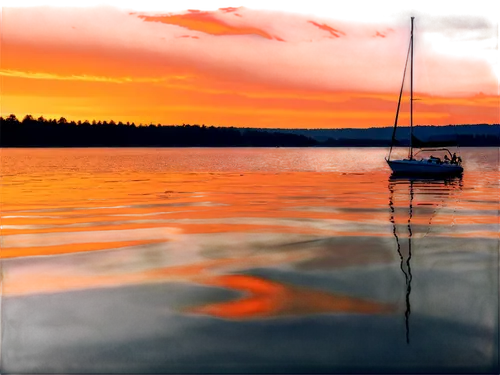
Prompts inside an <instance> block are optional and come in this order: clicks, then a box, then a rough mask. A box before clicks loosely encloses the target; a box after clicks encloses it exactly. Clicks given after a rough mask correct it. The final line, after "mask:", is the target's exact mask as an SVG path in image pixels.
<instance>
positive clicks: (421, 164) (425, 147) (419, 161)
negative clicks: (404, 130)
mask: <svg viewBox="0 0 500 375" xmlns="http://www.w3.org/2000/svg"><path fill="white" fill-rule="evenodd" d="M414 18H415V17H411V34H410V35H411V36H410V45H409V47H408V54H407V56H406V64H405V69H404V72H403V83H402V85H401V90H400V92H399V100H398V107H397V111H396V119H395V121H394V129H393V132H392V142H391V148H390V151H389V156H388V157H387V158H386V159H385V160H386V161H387V164H389V167H390V168H391V169H392V172H393V174H395V175H396V174H397V175H409V176H413V175H418V176H419V175H432V176H450V175H460V174H462V172H463V167H462V159H461V158H460V157H457V156H456V154H453V155H452V153H451V152H450V150H448V149H447V148H444V147H442V146H449V145H450V142H449V140H443V139H441V140H440V139H434V140H429V141H427V142H426V141H422V140H420V139H418V138H417V137H415V135H414V134H413V100H414V99H413V20H414ZM408 59H410V147H409V152H408V157H407V158H406V159H399V160H398V159H395V160H391V153H392V149H393V147H394V145H395V143H397V141H396V128H397V125H398V115H399V109H400V106H401V97H402V95H403V87H404V82H405V76H406V68H407V66H408ZM414 149H420V150H418V151H417V152H415V151H414ZM421 151H439V152H444V153H445V156H444V158H443V160H441V158H439V157H434V156H431V157H429V158H422V157H420V158H417V156H418V154H419V153H420V152H421ZM448 155H449V156H448Z"/></svg>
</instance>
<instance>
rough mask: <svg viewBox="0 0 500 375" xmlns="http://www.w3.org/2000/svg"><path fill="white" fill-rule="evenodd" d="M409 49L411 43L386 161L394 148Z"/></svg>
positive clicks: (407, 56)
mask: <svg viewBox="0 0 500 375" xmlns="http://www.w3.org/2000/svg"><path fill="white" fill-rule="evenodd" d="M410 48H411V42H410V44H409V45H408V52H407V53H406V62H405V69H404V71H403V82H402V83H401V90H400V91H399V99H398V108H397V110H396V119H395V120H394V128H393V129H392V137H391V148H390V150H389V157H388V158H387V160H390V159H391V153H392V148H393V147H394V140H395V139H396V128H397V126H398V116H399V109H400V107H401V98H402V97H403V88H404V85H405V78H406V69H407V68H408V59H409V58H410Z"/></svg>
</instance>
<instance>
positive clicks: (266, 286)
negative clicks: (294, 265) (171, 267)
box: [188, 275, 394, 319]
mask: <svg viewBox="0 0 500 375" xmlns="http://www.w3.org/2000/svg"><path fill="white" fill-rule="evenodd" d="M204 284H207V285H213V286H219V287H223V288H229V289H234V290H238V291H241V292H243V293H245V294H246V295H245V296H244V297H242V298H240V299H237V300H230V301H227V302H221V303H215V304H208V305H205V306H199V307H193V308H190V309H188V311H189V312H192V313H197V314H208V315H213V316H216V317H220V318H225V319H251V318H262V317H273V316H282V315H309V314H319V313H332V312H344V313H361V314H379V313H390V312H393V311H394V308H393V307H392V306H390V305H386V304H382V303H376V302H371V301H366V300H363V299H359V298H354V297H349V296H343V295H336V294H332V293H327V292H323V291H317V290H313V289H309V288H304V287H295V286H291V285H286V284H282V283H278V282H275V281H270V280H265V279H262V278H258V277H255V276H247V275H223V276H218V277H215V278H210V279H208V280H204Z"/></svg>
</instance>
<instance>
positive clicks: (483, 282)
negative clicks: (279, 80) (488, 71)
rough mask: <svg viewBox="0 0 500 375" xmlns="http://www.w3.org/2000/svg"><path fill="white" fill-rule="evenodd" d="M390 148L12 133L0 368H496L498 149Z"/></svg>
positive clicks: (5, 188)
mask: <svg viewBox="0 0 500 375" xmlns="http://www.w3.org/2000/svg"><path fill="white" fill-rule="evenodd" d="M386 153H387V150H385V149H363V148H359V149H355V148H352V149H347V148H345V149H343V148H338V149H330V148H307V149H300V148H275V149H272V148H269V149H258V148H250V149H231V148H213V149H210V148H207V149H201V148H185V149H3V150H1V167H2V171H1V172H2V179H1V193H0V194H1V196H0V198H1V199H0V202H1V255H2V272H3V284H2V295H3V298H2V300H1V301H2V303H1V314H2V315H1V316H2V321H1V322H2V325H1V329H2V341H1V361H2V362H1V367H2V368H1V370H2V371H1V372H2V373H4V372H11V373H72V372H77V373H152V372H161V373H169V372H170V373H172V372H173V373H179V372H182V373H185V372H198V373H210V372H213V373H227V372H229V373H235V372H245V373H259V372H260V373H262V372H264V373H270V372H273V373H274V372H281V373H292V372H302V373H313V372H327V373H338V372H384V373H388V372H395V373H402V372H412V373H415V372H454V373H457V372H475V373H477V372H491V373H498V371H499V363H498V360H499V344H498V335H499V325H498V322H499V314H498V310H499V276H498V271H499V215H498V213H499V169H498V166H499V162H498V160H499V159H498V156H499V153H498V150H497V149H493V148H492V149H488V148H484V149H463V150H461V154H462V157H463V159H464V168H465V172H464V175H463V177H462V178H455V179H451V180H446V181H444V180H441V181H435V180H434V181H429V180H427V181H426V180H420V181H409V180H404V179H402V180H393V179H391V178H390V173H389V172H390V171H389V169H388V167H387V166H386V165H385V162H384V157H385V156H386ZM396 153H400V154H401V155H403V154H404V150H396Z"/></svg>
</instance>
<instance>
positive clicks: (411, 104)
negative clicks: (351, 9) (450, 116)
mask: <svg viewBox="0 0 500 375" xmlns="http://www.w3.org/2000/svg"><path fill="white" fill-rule="evenodd" d="M414 18H415V17H412V18H411V36H410V48H411V58H410V160H413V139H412V138H413V19H414Z"/></svg>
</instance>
